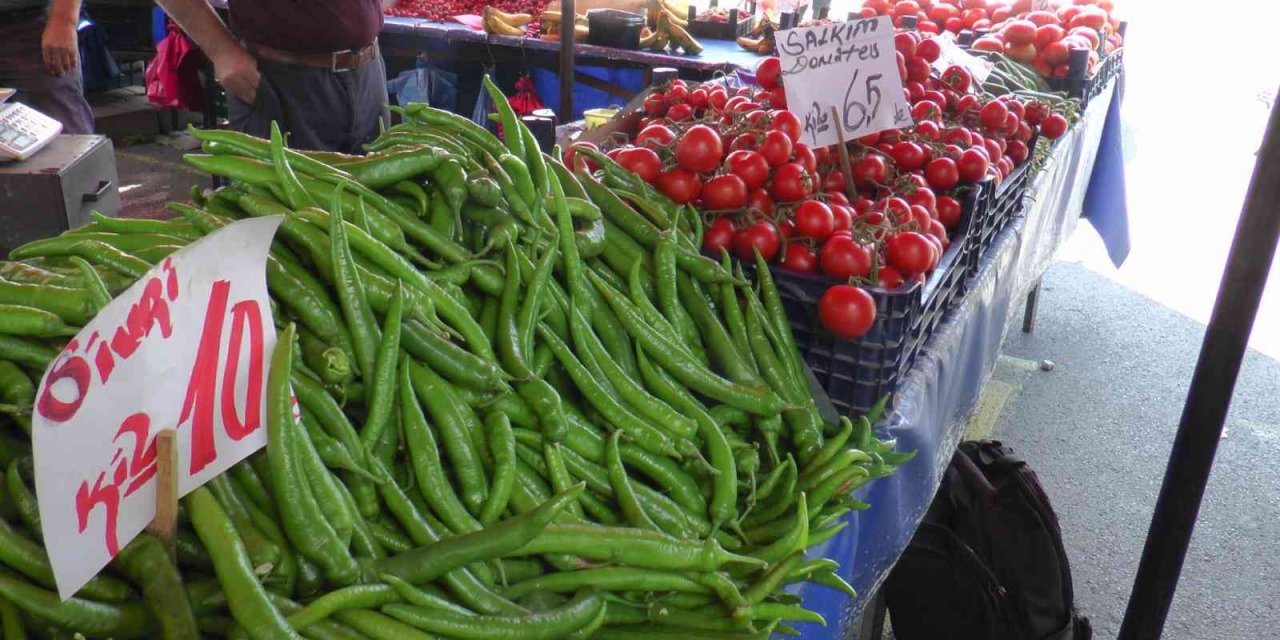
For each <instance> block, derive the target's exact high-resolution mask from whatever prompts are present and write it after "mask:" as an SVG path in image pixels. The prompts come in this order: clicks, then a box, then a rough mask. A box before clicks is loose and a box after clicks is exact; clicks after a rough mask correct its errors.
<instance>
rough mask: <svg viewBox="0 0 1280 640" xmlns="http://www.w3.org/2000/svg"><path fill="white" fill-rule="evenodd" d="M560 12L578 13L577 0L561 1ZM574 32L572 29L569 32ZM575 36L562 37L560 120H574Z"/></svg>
mask: <svg viewBox="0 0 1280 640" xmlns="http://www.w3.org/2000/svg"><path fill="white" fill-rule="evenodd" d="M560 12H561V14H562V15H566V16H569V17H570V19H572V18H573V16H576V15H578V2H577V0H562V2H561V3H560ZM571 24H572V23H571ZM569 33H570V34H572V33H573V31H572V30H570V32H569ZM576 44H577V43H575V42H574V38H573V37H568V38H560V121H561V122H569V121H571V120H573V84H574V82H573V77H574V60H573V56H574V49H575V47H576Z"/></svg>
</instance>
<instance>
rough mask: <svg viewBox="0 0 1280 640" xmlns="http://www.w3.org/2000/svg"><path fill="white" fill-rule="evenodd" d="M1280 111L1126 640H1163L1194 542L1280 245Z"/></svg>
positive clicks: (1242, 226) (1156, 520)
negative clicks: (1202, 501) (1165, 626)
mask: <svg viewBox="0 0 1280 640" xmlns="http://www.w3.org/2000/svg"><path fill="white" fill-rule="evenodd" d="M1277 208H1280V107H1274V106H1273V107H1272V109H1271V120H1270V122H1269V123H1268V124H1267V131H1266V134H1265V135H1264V136H1263V139H1262V148H1261V149H1260V150H1259V152H1258V161H1257V163H1256V165H1255V166H1254V170H1253V178H1252V180H1251V182H1250V184H1249V191H1248V193H1247V195H1246V196H1245V201H1244V210H1243V212H1242V213H1241V215H1240V222H1239V223H1238V224H1237V226H1236V236H1235V239H1234V240H1233V241H1232V243H1231V253H1230V254H1229V255H1228V256H1227V266H1226V269H1225V270H1224V272H1223V275H1222V284H1221V285H1220V286H1219V288H1218V298H1217V301H1216V302H1215V303H1214V306H1213V315H1211V316H1210V318H1209V326H1208V328H1207V329H1206V330H1205V336H1204V342H1203V343H1202V344H1201V347H1200V358H1199V360H1198V361H1197V362H1196V368H1195V373H1194V374H1192V377H1191V386H1190V388H1189V389H1188V390H1187V401H1186V404H1185V405H1184V406H1183V409H1182V419H1181V422H1180V423H1179V424H1178V434H1177V436H1176V437H1175V438H1174V441H1173V450H1172V451H1171V452H1170V453H1169V465H1168V467H1167V468H1166V469H1165V475H1164V482H1163V484H1162V485H1161V487H1160V496H1159V498H1157V500H1156V508H1155V513H1154V514H1153V515H1152V517H1151V528H1150V529H1149V530H1148V531H1147V542H1146V546H1145V548H1144V549H1143V552H1142V560H1141V562H1140V563H1139V564H1138V575H1137V577H1136V578H1135V579H1134V585H1133V592H1132V593H1131V594H1130V596H1129V605H1128V608H1127V610H1126V611H1125V616H1124V622H1123V623H1122V624H1121V626H1120V635H1119V638H1120V640H1140V639H1141V640H1145V639H1147V638H1159V637H1160V635H1161V633H1162V631H1163V629H1164V623H1165V618H1166V617H1167V616H1168V614H1169V606H1170V604H1171V603H1172V602H1173V594H1174V590H1175V589H1176V588H1177V585H1178V576H1179V574H1180V573H1181V572H1182V563H1183V560H1184V559H1185V558H1186V555H1187V546H1188V545H1189V544H1190V542H1191V533H1192V530H1193V529H1194V528H1195V523H1196V517H1197V514H1198V513H1199V511H1200V501H1201V500H1202V499H1203V497H1204V490H1205V485H1206V484H1208V482H1209V472H1210V471H1211V470H1212V468H1213V458H1214V454H1215V453H1216V451H1217V448H1218V441H1219V440H1220V439H1221V438H1222V427H1223V422H1224V421H1225V420H1226V417H1227V410H1228V409H1229V408H1230V407H1231V395H1232V392H1233V390H1234V388H1235V383H1236V378H1237V376H1238V375H1239V373H1240V364H1241V362H1242V361H1243V360H1244V354H1245V351H1246V350H1247V349H1248V347H1249V334H1250V332H1251V331H1252V330H1253V321H1254V318H1255V316H1256V315H1257V313H1258V305H1259V303H1260V302H1261V299H1262V292H1263V290H1264V289H1265V287H1266V284H1267V273H1268V271H1269V270H1270V269H1271V261H1272V260H1273V259H1274V257H1275V252H1276V242H1277V239H1280V216H1277V215H1275V212H1276V210H1277Z"/></svg>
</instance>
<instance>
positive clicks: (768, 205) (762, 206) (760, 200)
mask: <svg viewBox="0 0 1280 640" xmlns="http://www.w3.org/2000/svg"><path fill="white" fill-rule="evenodd" d="M747 210H748V211H759V212H760V213H761V214H762V215H766V216H770V215H773V197H771V196H770V195H769V192H768V191H766V190H764V189H756V190H755V191H752V192H751V193H750V195H748V196H747Z"/></svg>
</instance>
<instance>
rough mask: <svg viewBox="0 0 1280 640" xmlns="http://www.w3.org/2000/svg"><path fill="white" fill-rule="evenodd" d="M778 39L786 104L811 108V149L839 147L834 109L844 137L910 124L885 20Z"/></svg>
mask: <svg viewBox="0 0 1280 640" xmlns="http://www.w3.org/2000/svg"><path fill="white" fill-rule="evenodd" d="M777 38H778V53H779V57H780V58H781V61H782V76H783V86H784V87H785V89H786V93H787V103H788V104H792V105H808V106H807V107H802V109H803V124H804V137H805V138H806V141H807V142H808V143H809V144H810V145H811V146H814V147H822V146H827V145H830V144H834V143H836V142H837V141H838V139H839V135H838V132H837V131H836V129H835V125H836V123H835V122H832V109H833V108H834V109H835V114H837V117H838V118H839V120H840V123H839V124H840V125H842V129H843V131H842V132H839V133H843V134H844V136H845V137H859V136H864V135H868V134H871V133H876V132H877V131H883V130H885V129H894V128H898V127H904V126H908V125H910V124H912V121H911V115H910V107H909V106H908V105H907V101H906V96H905V95H904V92H903V90H902V76H901V74H900V73H899V71H898V62H897V56H896V55H895V51H896V50H895V49H894V46H893V24H892V22H891V21H890V20H889V19H888V18H887V17H884V16H881V17H878V18H871V19H865V20H854V21H852V22H844V23H836V24H826V25H819V26H816V27H806V28H803V29H788V30H786V31H783V32H781V33H779V34H778V36H777Z"/></svg>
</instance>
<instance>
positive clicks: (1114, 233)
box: [801, 83, 1129, 640]
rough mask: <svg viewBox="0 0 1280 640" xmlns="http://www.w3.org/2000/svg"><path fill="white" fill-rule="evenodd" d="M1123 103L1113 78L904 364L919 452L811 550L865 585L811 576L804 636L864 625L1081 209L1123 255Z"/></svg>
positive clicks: (901, 414) (892, 421) (898, 410)
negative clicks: (1027, 301) (839, 584)
mask: <svg viewBox="0 0 1280 640" xmlns="http://www.w3.org/2000/svg"><path fill="white" fill-rule="evenodd" d="M1118 109H1119V95H1118V92H1117V91H1116V87H1115V84H1114V83H1113V86H1112V87H1111V88H1108V89H1107V90H1106V91H1105V92H1104V93H1103V94H1102V95H1101V96H1099V97H1098V98H1096V99H1095V100H1094V101H1093V102H1092V103H1091V104H1090V106H1089V108H1088V110H1087V111H1086V114H1085V116H1084V118H1083V120H1082V122H1081V124H1080V125H1078V126H1077V127H1075V128H1074V129H1072V130H1071V131H1070V132H1069V133H1068V134H1067V135H1065V136H1063V138H1061V139H1059V140H1058V141H1057V145H1056V147H1055V150H1054V153H1053V156H1052V158H1051V159H1050V160H1049V162H1048V164H1047V166H1046V167H1045V169H1044V171H1042V172H1041V173H1040V174H1039V175H1038V176H1036V177H1035V178H1033V182H1032V184H1031V187H1030V193H1029V198H1028V205H1027V207H1026V210H1025V214H1024V216H1023V217H1022V218H1020V219H1018V220H1015V221H1014V222H1013V223H1012V224H1010V226H1009V228H1007V229H1006V230H1005V231H1004V232H1002V233H1001V234H1000V235H999V236H997V237H996V240H995V241H994V243H993V245H992V246H991V247H990V248H989V249H988V250H987V253H986V255H985V256H984V258H983V261H982V266H981V268H980V270H979V272H978V275H977V276H976V277H975V280H974V282H973V286H972V288H971V290H970V292H969V293H968V295H967V297H966V298H965V300H964V301H963V302H962V303H961V305H960V306H959V307H958V308H957V309H956V310H955V312H953V313H952V315H951V316H950V317H949V318H948V319H947V320H945V321H944V322H943V324H942V325H941V326H940V327H939V328H938V330H937V331H936V333H935V334H934V335H933V337H932V338H930V340H929V342H928V343H927V344H926V346H925V349H924V352H923V353H922V354H921V356H920V357H919V359H917V360H916V363H915V366H914V368H913V369H912V370H911V371H910V372H909V373H908V374H907V377H906V378H905V380H904V381H903V383H902V386H901V387H900V388H899V390H898V392H897V394H896V395H895V397H894V413H893V414H892V416H891V417H890V418H889V421H888V424H887V426H885V427H884V432H883V433H882V436H889V437H894V438H897V439H898V446H899V447H900V448H901V449H902V450H904V451H909V450H912V449H914V450H916V451H918V452H919V453H918V455H917V456H916V458H915V459H914V460H912V461H911V462H909V463H907V464H906V465H904V466H903V467H902V468H901V469H899V471H898V473H897V474H895V475H893V476H890V477H889V478H887V479H884V480H880V481H877V482H875V483H873V484H871V485H870V486H868V487H866V488H864V489H863V490H862V491H861V492H860V494H859V495H858V498H859V499H861V500H863V501H865V502H868V503H870V504H871V505H872V506H871V509H870V510H868V511H865V512H853V513H851V514H850V515H849V516H847V517H846V519H847V520H848V522H849V526H848V527H846V528H845V529H844V530H843V531H842V532H840V534H839V535H837V536H835V537H834V538H832V539H831V540H829V541H827V542H826V543H825V544H823V545H822V546H819V547H815V548H813V549H811V550H810V555H811V556H825V557H830V558H835V559H836V560H839V561H840V564H841V572H840V573H841V576H843V577H844V578H845V579H847V580H848V581H849V583H850V584H851V585H853V587H854V588H855V589H857V591H858V593H859V594H860V596H859V597H858V598H856V599H850V598H848V597H847V596H845V595H844V594H842V593H840V592H838V591H835V590H834V589H830V588H827V587H823V586H818V585H811V584H806V585H804V586H803V587H802V592H801V593H802V595H803V596H804V600H805V602H804V605H805V606H806V607H808V608H810V609H813V610H815V611H817V612H819V613H821V614H822V615H823V617H825V618H826V620H827V626H826V627H819V626H817V625H813V624H805V625H802V626H801V630H802V632H803V637H804V638H806V639H807V640H820V639H821V640H826V639H833V640H834V639H838V638H845V637H853V636H854V634H855V633H856V629H855V628H854V627H855V625H856V624H857V623H858V621H859V619H860V617H861V614H862V609H863V607H864V606H865V604H866V603H867V601H868V599H869V596H870V595H871V594H872V593H874V592H875V590H876V588H877V587H878V586H879V585H880V584H881V583H882V582H883V581H884V579H885V577H886V576H887V574H888V572H889V569H890V568H891V567H892V566H893V563H894V562H895V561H896V560H897V558H898V556H899V555H900V554H901V553H902V550H903V549H904V548H905V547H906V545H907V543H908V542H909V541H910V540H911V536H912V534H913V533H914V532H915V530H916V527H917V526H918V525H919V523H920V520H921V518H922V517H923V516H924V513H925V511H926V510H927V509H928V506H929V503H930V502H931V501H932V499H933V494H934V492H935V491H936V490H937V487H938V483H939V482H940V480H941V477H942V472H943V471H944V470H945V469H946V466H947V463H948V462H949V461H950V460H951V455H952V452H953V451H954V450H955V448H956V446H957V445H958V444H959V442H960V439H961V436H962V434H963V433H964V427H965V423H966V421H967V418H968V416H969V414H970V413H971V412H972V411H973V409H974V408H975V407H976V405H977V402H978V398H979V395H980V393H981V391H982V387H983V386H984V385H985V384H986V382H987V380H988V379H989V377H990V375H991V372H992V370H993V369H994V367H995V362H996V357H997V355H998V354H999V351H1000V345H1001V343H1002V342H1003V341H1004V336H1005V331H1006V330H1007V327H1008V326H1009V322H1010V319H1011V316H1013V314H1014V311H1016V310H1018V309H1020V308H1021V307H1022V304H1021V303H1022V301H1023V299H1024V297H1025V296H1026V295H1027V293H1028V292H1029V291H1030V290H1031V288H1032V287H1033V286H1035V284H1036V283H1037V282H1038V281H1039V278H1040V276H1041V275H1042V274H1043V273H1044V271H1045V269H1047V268H1048V267H1049V264H1050V263H1051V262H1052V261H1053V258H1054V255H1055V253H1056V251H1057V249H1058V248H1059V247H1060V246H1061V245H1062V244H1063V243H1064V242H1065V241H1066V240H1067V238H1069V237H1070V235H1071V233H1072V231H1073V230H1074V229H1075V227H1076V223H1077V221H1078V220H1079V219H1080V217H1081V216H1082V215H1084V216H1085V217H1087V218H1088V219H1089V220H1090V221H1091V222H1092V223H1093V224H1094V225H1095V227H1096V228H1097V229H1098V230H1099V231H1100V232H1101V233H1102V236H1103V239H1104V242H1105V243H1106V244H1107V245H1108V251H1109V252H1110V253H1111V255H1112V256H1113V259H1114V258H1115V257H1116V256H1120V259H1121V260H1123V255H1124V254H1125V253H1127V251H1128V242H1129V238H1128V222H1127V212H1126V210H1125V207H1124V174H1123V159H1122V158H1121V157H1120V145H1119V142H1118V141H1119V135H1120V123H1119V113H1118ZM1100 172H1102V173H1105V174H1106V175H1100Z"/></svg>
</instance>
